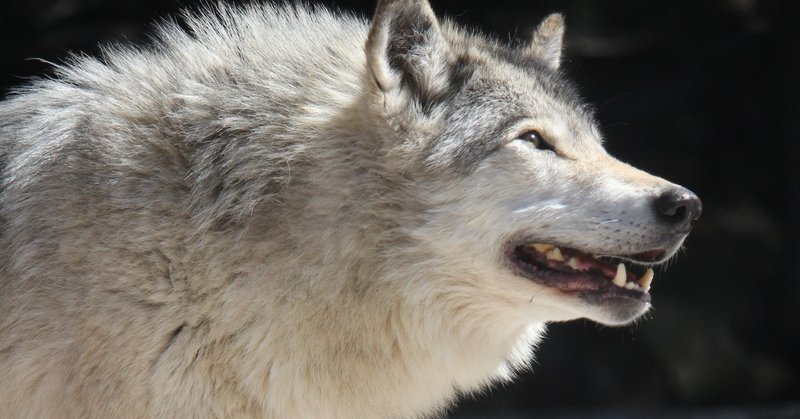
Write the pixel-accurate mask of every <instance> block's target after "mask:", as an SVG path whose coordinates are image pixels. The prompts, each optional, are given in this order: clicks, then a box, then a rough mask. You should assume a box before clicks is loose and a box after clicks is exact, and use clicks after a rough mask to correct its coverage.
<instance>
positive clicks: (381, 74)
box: [366, 0, 450, 99]
mask: <svg viewBox="0 0 800 419" xmlns="http://www.w3.org/2000/svg"><path fill="white" fill-rule="evenodd" d="M366 53H367V63H368V65H369V70H370V72H371V73H372V76H373V77H374V78H375V82H376V83H377V85H378V88H380V89H381V90H382V91H383V92H385V93H390V92H394V93H412V94H415V95H417V96H418V97H421V98H423V99H424V98H425V97H431V96H434V95H436V93H437V92H439V91H442V90H444V89H445V88H446V86H447V79H448V62H449V59H448V57H449V55H450V47H449V45H448V43H447V41H446V40H445V39H444V36H443V35H442V31H441V29H440V27H439V21H438V20H437V19H436V15H434V13H433V10H432V9H431V6H430V5H429V4H428V2H427V0H380V1H379V2H378V7H377V9H376V11H375V17H374V18H373V21H372V26H371V28H370V31H369V37H368V38H367V44H366ZM402 90H410V91H407V92H402Z"/></svg>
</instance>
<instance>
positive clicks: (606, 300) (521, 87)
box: [367, 1, 701, 324]
mask: <svg viewBox="0 0 800 419" xmlns="http://www.w3.org/2000/svg"><path fill="white" fill-rule="evenodd" d="M563 32H564V24H563V19H562V17H561V16H560V15H558V14H554V15H551V16H549V17H548V18H546V19H545V20H544V21H543V22H542V23H541V25H540V26H539V27H538V29H537V30H536V31H535V33H534V35H533V37H532V39H531V41H530V42H529V43H528V44H527V45H523V46H521V47H517V48H514V47H507V46H503V45H499V44H497V43H493V42H491V41H487V40H486V39H485V38H481V37H478V36H475V35H472V34H468V33H465V32H463V31H461V30H459V29H458V28H456V27H455V26H453V25H451V24H450V23H447V22H445V23H444V24H440V23H439V22H438V21H437V19H436V18H435V16H434V15H433V13H432V11H431V10H430V8H429V6H428V5H427V3H426V2H424V1H400V2H389V1H384V2H381V4H380V5H379V7H378V11H377V13H376V19H375V22H374V23H373V27H372V29H371V33H370V37H369V41H368V44H367V51H368V63H369V65H370V69H371V71H372V74H373V76H374V78H375V82H376V84H377V85H378V87H379V89H380V93H381V94H382V98H383V100H384V102H383V105H384V107H385V109H386V113H387V116H388V118H389V121H390V123H391V125H392V126H393V128H394V132H395V133H396V134H399V135H397V136H396V137H394V138H393V139H392V144H393V147H394V149H393V152H391V153H389V155H391V156H392V157H393V158H394V159H397V160H398V161H400V162H402V164H400V165H399V169H398V170H402V171H403V176H404V177H406V178H409V179H411V184H412V185H413V188H415V189H416V196H421V197H424V198H423V199H422V201H423V205H424V206H425V207H426V208H427V209H428V210H427V211H428V214H429V215H430V218H429V220H428V221H427V222H426V223H425V224H423V225H421V226H420V227H418V228H417V229H416V230H415V231H414V232H413V233H412V234H413V235H414V236H415V237H417V238H418V239H419V240H420V241H422V242H425V243H427V244H428V245H429V246H430V248H431V249H433V250H432V252H433V253H435V254H436V257H437V258H440V259H441V260H442V262H441V263H443V264H445V265H447V266H461V267H469V268H466V269H465V271H464V272H462V273H461V274H455V276H458V277H460V278H461V279H463V281H465V282H470V283H472V285H474V286H475V287H476V288H475V290H476V293H479V294H481V295H480V297H478V296H476V298H484V299H486V298H489V299H490V298H497V299H498V300H502V301H504V302H512V303H511V305H512V306H516V308H518V309H520V310H522V311H525V312H528V313H529V314H531V315H532V316H533V317H534V318H538V319H541V320H567V319H573V318H579V317H587V318H590V319H592V320H595V321H598V322H601V323H605V324H623V323H627V322H630V321H632V320H634V319H636V318H637V317H638V316H640V315H641V314H643V313H644V312H646V311H647V310H648V308H649V306H650V294H649V293H648V291H649V289H650V283H651V281H652V280H653V271H652V269H651V268H649V267H648V268H647V269H646V270H643V272H642V273H641V274H634V273H632V272H630V271H631V269H630V267H629V266H626V264H625V263H626V262H627V263H635V264H639V265H644V266H650V265H653V264H657V263H661V262H664V261H665V260H667V259H668V258H670V257H671V256H672V255H673V254H674V253H675V252H676V251H677V249H678V248H679V247H680V246H681V244H682V242H683V240H684V239H685V238H686V236H687V234H688V233H689V231H690V229H691V223H692V222H693V221H694V220H696V219H697V218H698V217H699V215H700V212H701V202H700V200H699V199H698V198H697V196H695V195H694V194H693V193H692V192H690V191H689V190H687V189H685V188H682V187H680V186H677V185H675V184H672V183H670V182H667V181H666V180H663V179H660V178H658V177H655V176H652V175H650V174H647V173H645V172H642V171H640V170H637V169H635V168H633V167H631V166H628V165H626V164H624V163H622V162H620V161H618V160H616V159H614V158H613V157H611V156H610V155H609V154H608V153H607V152H606V151H605V150H604V149H603V145H602V136H601V134H600V132H599V130H598V129H597V124H596V123H595V120H594V118H593V115H592V112H591V110H590V109H589V108H588V107H587V106H585V105H583V104H582V103H581V101H580V100H579V98H578V96H577V94H576V93H575V91H574V90H573V88H572V87H571V86H570V85H569V83H568V82H567V81H565V80H564V78H563V77H562V75H561V74H560V73H559V61H560V55H561V44H562V36H563ZM420 156H422V157H420ZM467 271H469V272H467Z"/></svg>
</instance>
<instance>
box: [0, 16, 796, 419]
mask: <svg viewBox="0 0 800 419" xmlns="http://www.w3.org/2000/svg"><path fill="white" fill-rule="evenodd" d="M196 4H197V2H194V1H182V2H178V1H157V0H114V1H112V0H25V1H22V0H5V1H4V2H3V4H2V6H1V7H0V89H1V90H0V91H1V92H2V93H0V94H2V95H3V96H5V94H6V92H7V91H8V89H9V88H11V87H13V86H17V85H20V84H23V83H24V82H25V81H26V80H27V79H29V78H30V77H33V76H40V75H43V74H47V73H48V72H49V71H51V69H50V67H49V66H48V65H47V64H45V63H43V62H41V61H39V60H32V59H30V58H41V59H44V60H47V61H52V62H59V60H62V59H63V58H65V57H66V55H67V53H68V52H69V51H73V52H77V51H82V52H86V53H89V54H95V53H96V52H97V44H98V43H100V42H109V41H121V42H134V43H137V44H146V43H147V42H148V34H150V33H152V26H151V24H152V23H153V22H154V21H156V20H157V19H159V18H161V17H164V16H167V15H170V14H174V13H175V12H176V11H177V10H179V9H181V8H184V7H195V6H196ZM326 4H332V5H335V6H336V7H339V8H341V9H345V10H351V11H354V12H356V13H360V14H362V15H369V14H371V12H372V9H373V7H374V2H373V1H364V0H340V1H335V2H334V1H328V2H327V3H326ZM433 7H434V9H436V11H437V12H438V13H439V14H440V16H441V15H443V14H445V15H449V16H451V17H456V19H457V20H458V21H459V22H462V23H465V24H469V25H472V26H476V27H479V28H481V29H482V30H483V31H485V32H488V33H491V34H494V35H495V36H497V37H500V38H501V39H505V38H509V39H518V38H525V37H527V36H528V35H529V34H530V33H531V31H532V29H533V28H534V27H535V26H536V24H538V22H539V21H540V20H541V18H543V17H544V16H545V15H546V14H547V13H549V12H554V11H558V12H562V13H564V14H565V16H566V22H567V37H566V47H567V48H566V62H565V63H564V68H565V69H566V72H567V74H569V76H570V78H572V79H573V80H574V81H576V83H577V85H578V86H579V88H580V91H581V93H582V94H583V95H584V97H585V98H586V99H587V101H589V102H590V103H593V104H595V105H596V106H597V109H598V118H599V120H600V122H601V125H602V126H603V132H604V133H605V136H606V139H607V140H606V141H607V148H608V149H609V150H610V151H611V152H612V154H614V155H616V156H617V157H619V158H620V159H621V160H623V161H626V162H628V163H631V164H633V165H635V166H638V167H640V168H642V169H644V170H647V171H649V172H651V173H654V174H656V175H659V176H662V177H665V178H667V179H669V180H671V181H673V182H676V183H679V184H681V185H684V186H686V187H688V188H690V189H692V190H694V191H695V192H696V193H697V194H698V195H700V197H701V198H702V199H703V202H704V207H705V208H704V213H703V217H702V219H701V220H700V222H699V223H698V224H697V225H696V227H695V231H694V233H693V234H692V235H691V236H690V237H689V239H688V241H687V242H686V248H685V251H684V252H683V254H682V255H681V256H680V257H679V258H678V259H677V261H675V262H674V263H672V264H671V265H672V266H670V268H669V270H668V271H666V272H664V271H663V269H662V270H661V271H662V272H657V274H656V279H655V282H654V285H653V305H654V307H655V309H654V310H653V311H651V313H650V314H649V315H648V316H647V318H646V319H645V320H644V321H641V322H639V323H638V324H637V325H634V326H631V327H626V328H620V329H611V328H604V327H600V326H598V325H596V324H594V323H590V322H584V321H577V322H572V323H568V324H554V325H552V326H551V327H550V332H549V333H548V337H547V339H546V340H545V341H544V342H543V344H542V345H541V346H540V349H539V351H538V352H537V357H536V363H535V364H534V367H533V371H532V372H528V373H523V374H522V375H521V376H520V377H519V378H518V379H517V380H516V381H515V382H513V383H510V384H506V385H502V386H497V387H495V388H494V389H493V390H491V391H490V392H488V393H487V394H484V395H478V396H475V397H474V398H473V399H472V400H467V401H465V402H462V403H460V404H459V406H458V408H456V409H454V410H453V411H452V412H451V414H450V417H452V418H474V417H498V418H499V417H504V418H512V417H513V418H523V417H534V416H535V417H564V418H567V417H593V418H601V417H602V418H606V417H642V416H647V417H685V416H691V417H714V418H723V417H724V418H728V417H730V418H739V417H785V418H800V274H798V272H797V268H796V264H797V263H798V261H800V217H798V212H800V157H798V155H799V154H800V143H799V142H798V139H799V138H798V137H799V136H800V135H799V134H798V133H800V83H798V81H797V78H798V77H799V76H800V43H798V41H800V37H799V36H798V28H799V27H800V24H798V23H797V22H796V21H797V19H798V16H799V15H798V12H800V7H798V4H797V3H793V2H791V1H790V0H784V1H778V0H713V1H704V2H674V1H669V2H668V1H647V2H645V1H636V0H626V1H622V0H611V1H603V2H600V1H596V0H564V1H555V0H541V1H530V2H528V1H526V2H513V1H510V0H495V1H491V2H479V1H475V0H470V1H463V0H462V1H456V0H434V1H433Z"/></svg>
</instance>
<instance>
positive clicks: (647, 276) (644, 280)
mask: <svg viewBox="0 0 800 419" xmlns="http://www.w3.org/2000/svg"><path fill="white" fill-rule="evenodd" d="M654 276H655V273H654V272H653V268H647V271H645V273H644V275H642V277H641V278H639V286H640V287H642V289H644V290H645V291H649V290H650V284H652V283H653V277H654Z"/></svg>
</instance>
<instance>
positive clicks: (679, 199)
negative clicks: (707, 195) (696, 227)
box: [655, 187, 703, 233]
mask: <svg viewBox="0 0 800 419" xmlns="http://www.w3.org/2000/svg"><path fill="white" fill-rule="evenodd" d="M655 209H656V213H657V215H658V218H659V219H660V220H661V221H662V222H664V223H666V224H668V225H669V226H670V227H672V228H674V229H675V231H676V232H681V233H688V232H689V231H690V230H691V229H692V222H693V221H696V220H697V219H698V218H700V213H702V212H703V202H702V201H700V198H698V197H697V195H695V194H694V192H692V191H690V190H688V189H686V188H680V187H678V188H672V189H668V190H666V191H664V192H663V193H662V194H661V195H659V196H658V197H657V198H656V199H655Z"/></svg>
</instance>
